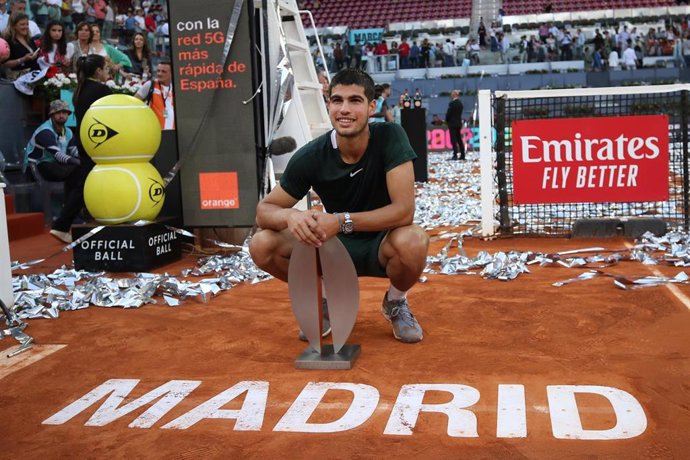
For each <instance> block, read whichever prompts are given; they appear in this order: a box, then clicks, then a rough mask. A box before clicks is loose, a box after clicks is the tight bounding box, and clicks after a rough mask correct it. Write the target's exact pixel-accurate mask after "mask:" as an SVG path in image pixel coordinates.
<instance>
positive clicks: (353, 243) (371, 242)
mask: <svg viewBox="0 0 690 460" xmlns="http://www.w3.org/2000/svg"><path fill="white" fill-rule="evenodd" d="M387 234H388V232H387V231H386V232H378V233H373V234H372V236H371V237H364V238H362V237H361V235H358V236H357V237H352V236H346V235H338V239H339V240H340V241H341V242H342V243H343V245H344V246H345V248H346V249H347V252H348V253H350V257H351V258H352V262H353V263H354V264H355V269H357V275H358V276H375V277H378V278H386V277H387V275H386V268H385V267H382V266H381V264H380V263H379V247H380V246H381V242H382V241H383V238H384V237H385V236H386V235H387Z"/></svg>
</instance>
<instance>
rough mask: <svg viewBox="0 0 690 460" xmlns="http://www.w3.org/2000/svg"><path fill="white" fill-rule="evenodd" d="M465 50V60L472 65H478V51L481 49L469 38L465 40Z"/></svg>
mask: <svg viewBox="0 0 690 460" xmlns="http://www.w3.org/2000/svg"><path fill="white" fill-rule="evenodd" d="M465 50H466V55H465V56H466V57H467V59H469V60H470V62H471V63H472V64H474V65H477V64H479V51H481V48H480V47H479V44H478V43H477V41H476V40H475V39H474V38H470V39H469V40H467V44H466V45H465Z"/></svg>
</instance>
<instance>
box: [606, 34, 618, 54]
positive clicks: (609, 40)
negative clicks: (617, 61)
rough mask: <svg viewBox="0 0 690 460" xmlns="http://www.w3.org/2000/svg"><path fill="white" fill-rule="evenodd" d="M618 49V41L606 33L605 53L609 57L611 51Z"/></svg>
mask: <svg viewBox="0 0 690 460" xmlns="http://www.w3.org/2000/svg"><path fill="white" fill-rule="evenodd" d="M615 48H616V40H615V39H614V37H612V36H611V34H609V31H608V30H605V31H604V53H606V55H607V56H608V55H609V54H611V51H612V50H613V49H615Z"/></svg>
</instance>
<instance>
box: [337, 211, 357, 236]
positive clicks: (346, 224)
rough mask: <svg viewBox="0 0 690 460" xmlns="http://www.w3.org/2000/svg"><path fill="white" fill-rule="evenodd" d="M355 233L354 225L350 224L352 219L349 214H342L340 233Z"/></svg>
mask: <svg viewBox="0 0 690 460" xmlns="http://www.w3.org/2000/svg"><path fill="white" fill-rule="evenodd" d="M354 231H355V225H354V224H353V223H352V217H350V213H349V212H344V213H343V223H342V224H340V233H342V234H343V235H349V234H351V233H352V232H354Z"/></svg>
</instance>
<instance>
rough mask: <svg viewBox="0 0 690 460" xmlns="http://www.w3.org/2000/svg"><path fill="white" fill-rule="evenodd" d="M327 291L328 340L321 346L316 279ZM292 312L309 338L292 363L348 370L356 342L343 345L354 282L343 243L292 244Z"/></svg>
mask: <svg viewBox="0 0 690 460" xmlns="http://www.w3.org/2000/svg"><path fill="white" fill-rule="evenodd" d="M322 277H323V284H324V286H325V287H326V291H327V293H328V312H329V317H330V321H331V330H332V338H333V343H332V344H324V343H323V337H322V335H321V331H322V323H323V316H322V309H321V302H322V293H321V279H322ZM288 290H289V293H290V300H291V301H292V311H293V313H294V314H295V318H297V322H298V323H299V325H300V327H301V328H302V332H304V335H305V336H306V337H307V340H308V341H309V346H308V347H307V349H306V350H305V351H304V352H303V353H302V354H301V355H300V356H299V357H298V358H297V360H296V361H295V367H296V368H298V369H352V364H353V363H354V361H355V360H356V359H357V357H358V356H359V353H360V350H361V347H360V346H359V345H352V344H346V342H347V339H348V337H349V336H350V333H351V332H352V328H353V327H354V325H355V321H356V320H357V310H358V308H359V281H358V279H357V271H356V270H355V266H354V264H353V263H352V259H351V258H350V255H349V254H348V252H347V250H346V249H345V246H343V244H342V243H341V242H340V240H339V239H338V238H331V239H330V240H328V241H326V242H325V243H324V244H323V245H322V246H321V247H320V248H318V249H317V248H315V247H313V246H308V245H306V244H304V243H301V242H296V243H295V245H294V247H293V249H292V256H291V257H290V266H289V269H288Z"/></svg>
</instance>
